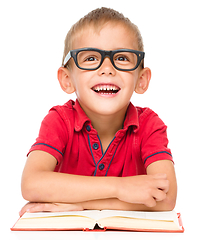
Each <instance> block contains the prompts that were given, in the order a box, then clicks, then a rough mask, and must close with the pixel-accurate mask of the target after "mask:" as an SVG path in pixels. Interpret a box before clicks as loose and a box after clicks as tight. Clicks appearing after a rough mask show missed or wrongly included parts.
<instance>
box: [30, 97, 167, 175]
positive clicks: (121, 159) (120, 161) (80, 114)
mask: <svg viewBox="0 0 199 240" xmlns="http://www.w3.org/2000/svg"><path fill="white" fill-rule="evenodd" d="M166 128H167V127H166V126H165V124H164V123H163V122H162V120H161V119H160V118H159V117H158V115H157V114H156V113H154V112H153V111H152V110H151V109H149V108H140V107H134V106H133V105H132V104H131V103H130V104H129V107H128V109H127V113H126V118H125V121H124V125H123V128H122V129H121V130H119V131H118V132H117V133H116V134H115V137H114V138H113V139H112V141H111V143H110V144H109V146H108V148H107V150H106V151H105V152H103V149H102V145H101V141H100V138H99V136H98V134H97V131H96V130H95V129H94V128H93V127H92V125H91V121H90V119H89V118H88V117H87V115H86V114H85V113H84V111H83V110H82V108H81V106H80V104H79V102H78V101H76V102H73V101H72V100H70V101H68V102H67V103H66V104H64V105H63V106H56V107H53V108H52V109H51V110H50V111H49V113H48V115H47V116H46V117H45V118H44V120H43V121H42V124H41V128H40V132H39V136H38V138H37V139H36V143H35V144H34V145H33V146H32V147H31V149H30V152H31V151H34V150H42V151H45V152H48V153H50V154H51V155H53V156H54V157H55V158H56V159H57V166H56V168H55V171H57V172H62V173H69V174H77V175H85V176H118V177H121V176H123V177H125V176H134V175H140V174H146V168H147V166H148V165H149V164H151V163H153V162H155V161H159V160H165V159H167V160H171V161H172V155H171V151H170V150H169V149H168V148H167V144H168V139H167V134H166Z"/></svg>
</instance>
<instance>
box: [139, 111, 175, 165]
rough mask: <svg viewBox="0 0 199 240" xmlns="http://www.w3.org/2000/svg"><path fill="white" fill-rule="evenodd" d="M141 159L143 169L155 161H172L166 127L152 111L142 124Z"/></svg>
mask: <svg viewBox="0 0 199 240" xmlns="http://www.w3.org/2000/svg"><path fill="white" fill-rule="evenodd" d="M149 110H150V109H149ZM141 157H142V160H143V162H144V165H145V168H146V167H147V166H148V165H150V164H151V163H153V162H155V161H159V160H171V161H173V157H172V154H171V150H170V149H169V148H168V138H167V126H166V125H165V124H164V122H163V121H162V120H161V119H160V118H159V117H158V115H157V114H156V113H154V112H153V111H152V110H150V111H148V116H147V117H146V118H145V119H144V120H143V123H142V137H141Z"/></svg>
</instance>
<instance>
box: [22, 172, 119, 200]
mask: <svg viewBox="0 0 199 240" xmlns="http://www.w3.org/2000/svg"><path fill="white" fill-rule="evenodd" d="M33 179H34V180H33ZM116 187H117V185H116V178H115V177H90V176H79V175H71V174H63V173H57V172H38V173H34V175H33V176H32V179H31V176H29V178H27V179H24V181H22V195H23V197H24V198H25V199H26V200H28V201H30V202H67V203H74V202H84V201H89V200H95V199H106V198H114V197H116V196H115V192H116Z"/></svg>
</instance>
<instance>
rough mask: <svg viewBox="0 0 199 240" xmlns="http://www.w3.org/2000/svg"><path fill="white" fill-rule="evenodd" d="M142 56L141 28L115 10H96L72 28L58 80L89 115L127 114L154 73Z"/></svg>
mask: <svg viewBox="0 0 199 240" xmlns="http://www.w3.org/2000/svg"><path fill="white" fill-rule="evenodd" d="M143 58H144V52H143V42H142V37H141V34H140V32H139V30H138V28H137V26H135V25H134V24H133V23H131V22H130V20H129V19H127V18H125V17H124V16H123V15H122V14H120V13H118V12H116V11H114V10H112V9H107V8H101V9H97V10H94V11H92V12H91V13H89V14H88V15H86V16H85V17H84V18H82V19H80V20H79V21H78V22H77V23H76V24H75V25H73V26H72V28H71V30H70V31H69V33H68V35H67V37H66V40H65V49H64V56H63V63H62V66H63V67H61V68H60V69H59V70H58V80H59V82H60V85H61V88H62V89H63V90H64V91H65V92H66V93H69V94H70V93H73V92H75V93H76V95H77V99H78V101H79V103H80V105H81V107H82V108H83V110H84V111H85V112H86V114H87V115H88V116H91V115H94V114H97V115H100V116H102V115H106V116H107V115H109V116H110V115H112V116H113V115H114V114H116V113H119V112H120V113H121V112H122V113H123V114H124V113H125V112H126V109H127V107H128V105H129V102H130V99H131V97H132V94H133V92H134V91H135V92H137V93H140V94H142V93H144V92H145V91H146V90H147V88H148V85H149V81H150V77H151V71H150V69H149V68H144V66H143Z"/></svg>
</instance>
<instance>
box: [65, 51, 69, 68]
mask: <svg viewBox="0 0 199 240" xmlns="http://www.w3.org/2000/svg"><path fill="white" fill-rule="evenodd" d="M70 58H71V53H70V52H69V53H68V54H67V55H66V57H65V59H64V66H65V65H66V64H67V62H68V61H69V60H70Z"/></svg>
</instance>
